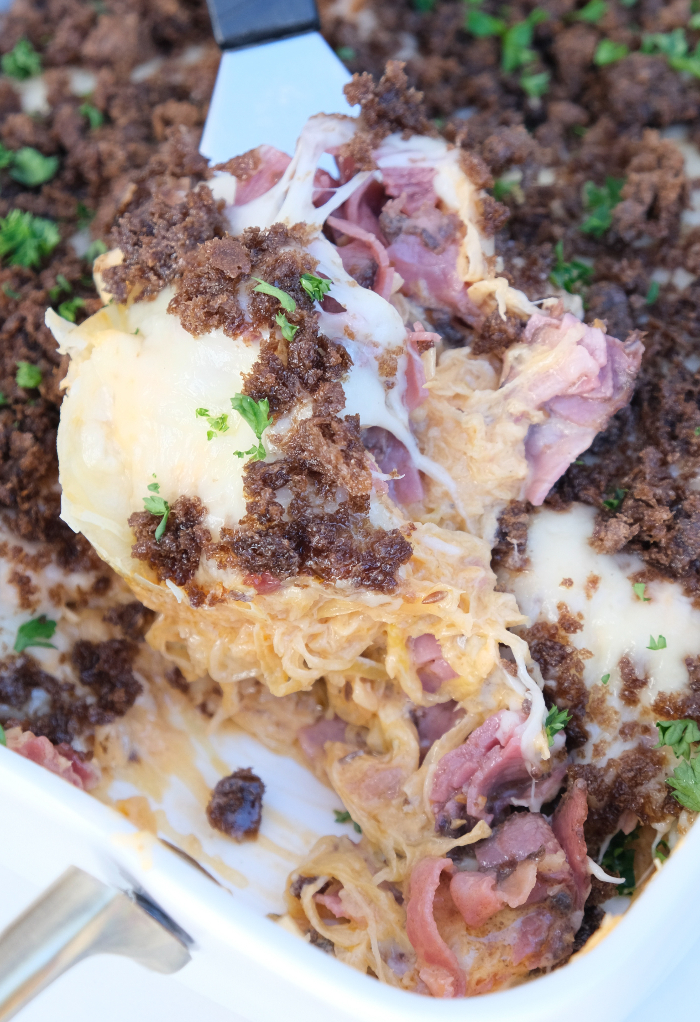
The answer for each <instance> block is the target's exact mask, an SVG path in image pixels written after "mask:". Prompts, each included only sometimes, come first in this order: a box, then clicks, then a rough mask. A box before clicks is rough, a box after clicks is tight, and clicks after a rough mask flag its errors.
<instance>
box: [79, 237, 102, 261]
mask: <svg viewBox="0 0 700 1022" xmlns="http://www.w3.org/2000/svg"><path fill="white" fill-rule="evenodd" d="M106 251H107V246H106V245H105V243H104V241H102V240H101V239H100V238H98V239H97V241H93V242H92V244H91V245H90V247H89V249H88V250H87V252H86V253H85V255H84V257H83V258H84V259H85V261H86V262H88V263H94V261H95V260H96V259H97V257H98V255H104V253H105V252H106Z"/></svg>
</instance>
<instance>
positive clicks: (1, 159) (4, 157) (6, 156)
mask: <svg viewBox="0 0 700 1022" xmlns="http://www.w3.org/2000/svg"><path fill="white" fill-rule="evenodd" d="M14 158H15V154H14V153H13V152H12V150H11V149H6V148H5V146H4V145H3V144H2V142H0V170H5V168H6V167H9V166H11V164H12V161H13V160H14Z"/></svg>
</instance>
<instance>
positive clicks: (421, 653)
mask: <svg viewBox="0 0 700 1022" xmlns="http://www.w3.org/2000/svg"><path fill="white" fill-rule="evenodd" d="M409 645H410V649H411V655H412V657H413V662H414V664H415V666H416V669H417V674H418V677H419V678H420V681H421V685H422V686H423V688H424V689H425V691H426V692H437V691H438V690H439V688H440V686H441V685H442V683H443V681H449V680H450V679H451V678H457V677H458V674H457V672H456V671H454V670H453V669H452V668H451V667H450V665H449V664H448V662H447V660H445V658H444V657H443V655H442V647H441V646H440V643H439V642H438V641H437V639H436V638H435V636H434V635H431V634H425V635H419V636H418V637H417V638H415V639H409Z"/></svg>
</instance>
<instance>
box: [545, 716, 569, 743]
mask: <svg viewBox="0 0 700 1022" xmlns="http://www.w3.org/2000/svg"><path fill="white" fill-rule="evenodd" d="M570 720H571V714H570V713H569V711H568V710H558V709H557V707H556V706H553V707H552V708H551V710H550V711H549V713H548V714H547V716H546V718H545V722H544V733H545V735H546V736H547V744H548V745H549V747H550V749H551V748H552V746H553V745H554V736H555V734H556V733H557V732H558V731H562V730H563V729H564V728H565V727H566V725H567V724H568V723H569V721H570Z"/></svg>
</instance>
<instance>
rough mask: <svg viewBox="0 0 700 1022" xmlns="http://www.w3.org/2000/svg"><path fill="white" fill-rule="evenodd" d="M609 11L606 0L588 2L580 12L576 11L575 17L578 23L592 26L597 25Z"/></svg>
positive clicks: (589, 0) (590, 0)
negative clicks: (581, 22) (583, 22)
mask: <svg viewBox="0 0 700 1022" xmlns="http://www.w3.org/2000/svg"><path fill="white" fill-rule="evenodd" d="M607 9H608V5H607V3H606V2H605V0H588V3H587V4H586V6H585V7H582V8H581V10H580V11H576V14H575V15H574V17H575V19H576V21H587V22H588V23H589V24H590V25H595V24H596V23H597V22H599V21H600V19H601V18H602V17H603V15H604V14H605V12H606V11H607Z"/></svg>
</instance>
